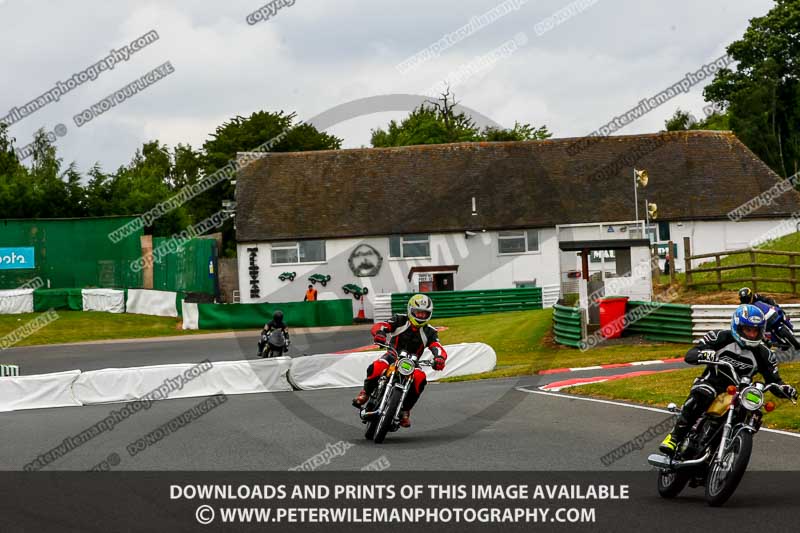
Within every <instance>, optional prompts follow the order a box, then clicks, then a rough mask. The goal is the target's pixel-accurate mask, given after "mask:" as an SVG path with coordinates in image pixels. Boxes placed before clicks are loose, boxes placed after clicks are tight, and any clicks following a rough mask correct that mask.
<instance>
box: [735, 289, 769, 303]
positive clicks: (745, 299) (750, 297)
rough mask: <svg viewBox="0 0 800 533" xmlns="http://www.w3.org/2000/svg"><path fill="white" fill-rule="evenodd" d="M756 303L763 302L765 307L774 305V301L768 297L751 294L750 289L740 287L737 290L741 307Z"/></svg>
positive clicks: (755, 293)
mask: <svg viewBox="0 0 800 533" xmlns="http://www.w3.org/2000/svg"><path fill="white" fill-rule="evenodd" d="M756 302H763V303H765V304H767V305H775V306H777V305H778V304H776V303H775V300H773V299H772V298H770V297H769V296H765V295H763V294H758V293H757V292H753V291H752V289H750V287H742V288H741V289H739V303H741V304H742V305H744V304H754V303H756Z"/></svg>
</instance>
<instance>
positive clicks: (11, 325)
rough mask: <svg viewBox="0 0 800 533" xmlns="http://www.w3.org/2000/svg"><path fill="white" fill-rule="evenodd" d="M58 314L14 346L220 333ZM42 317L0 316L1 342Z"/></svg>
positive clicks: (108, 316)
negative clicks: (54, 319) (5, 337)
mask: <svg viewBox="0 0 800 533" xmlns="http://www.w3.org/2000/svg"><path fill="white" fill-rule="evenodd" d="M57 313H58V317H59V318H58V320H56V321H55V322H51V323H50V324H48V325H47V326H45V327H43V328H42V329H40V330H38V331H37V332H36V333H34V334H33V335H30V336H29V337H26V338H24V339H22V340H21V341H19V342H18V343H16V344H14V346H15V347H16V346H33V345H39V344H60V343H67V342H85V341H93V340H108V339H141V338H145V337H165V336H172V335H197V334H203V333H215V332H217V331H214V330H203V331H199V330H183V329H178V328H179V325H180V322H179V320H178V319H176V318H171V317H160V316H147V315H133V314H127V313H122V314H115V313H99V312H98V313H93V312H86V311H57ZM40 315H41V313H24V314H20V315H0V338H2V337H4V336H6V335H8V334H9V333H11V332H13V331H14V330H16V329H17V328H19V327H21V326H24V325H25V324H26V323H27V322H29V321H31V320H33V319H34V318H36V317H37V316H40Z"/></svg>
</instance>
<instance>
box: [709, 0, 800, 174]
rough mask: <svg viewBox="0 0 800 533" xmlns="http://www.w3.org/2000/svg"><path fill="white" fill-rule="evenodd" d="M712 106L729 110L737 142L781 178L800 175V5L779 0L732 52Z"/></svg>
mask: <svg viewBox="0 0 800 533" xmlns="http://www.w3.org/2000/svg"><path fill="white" fill-rule="evenodd" d="M727 50H728V54H730V56H731V57H732V58H733V59H735V60H736V61H737V65H736V69H735V70H731V69H728V68H726V69H721V70H720V71H718V72H717V75H716V77H715V78H714V80H713V81H712V82H711V83H710V84H709V85H708V86H707V87H706V88H705V92H704V94H705V97H706V100H708V101H710V102H715V103H717V104H719V105H723V106H725V107H726V108H727V109H728V111H729V114H730V127H731V129H732V130H733V132H734V133H736V135H737V137H739V138H740V139H741V140H742V142H744V143H745V144H746V145H747V146H748V147H749V148H750V149H751V150H753V152H755V153H756V154H757V155H758V156H759V157H760V158H761V159H763V160H764V161H765V162H766V163H767V164H768V165H769V166H770V167H771V168H772V169H773V170H775V171H776V172H777V173H778V174H780V175H782V176H784V177H786V176H788V175H790V174H794V173H796V172H797V171H798V170H800V0H775V5H774V7H773V8H772V9H771V10H770V11H769V12H768V13H767V14H766V15H765V16H763V17H756V18H753V19H751V20H750V25H749V27H748V28H747V30H746V31H745V33H744V35H743V37H742V38H741V39H739V40H738V41H735V42H733V43H732V44H731V45H730V46H728V49H727Z"/></svg>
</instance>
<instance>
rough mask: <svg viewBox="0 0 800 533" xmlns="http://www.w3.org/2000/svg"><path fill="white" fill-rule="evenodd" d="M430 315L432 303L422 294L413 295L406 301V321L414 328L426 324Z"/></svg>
mask: <svg viewBox="0 0 800 533" xmlns="http://www.w3.org/2000/svg"><path fill="white" fill-rule="evenodd" d="M432 314H433V302H432V301H431V299H430V298H428V297H427V296H425V295H424V294H415V295H414V296H412V297H411V299H410V300H408V319H409V320H410V321H411V323H412V324H413V325H415V326H416V327H418V328H421V327H422V326H424V325H425V324H427V323H428V322H429V321H430V319H431V315H432Z"/></svg>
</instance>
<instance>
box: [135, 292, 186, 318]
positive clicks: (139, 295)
mask: <svg viewBox="0 0 800 533" xmlns="http://www.w3.org/2000/svg"><path fill="white" fill-rule="evenodd" d="M176 297H177V294H176V293H174V292H170V291H154V290H149V289H128V311H127V312H128V313H133V314H137V315H155V316H174V317H177V316H178V307H177V304H176V303H175V298H176Z"/></svg>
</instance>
